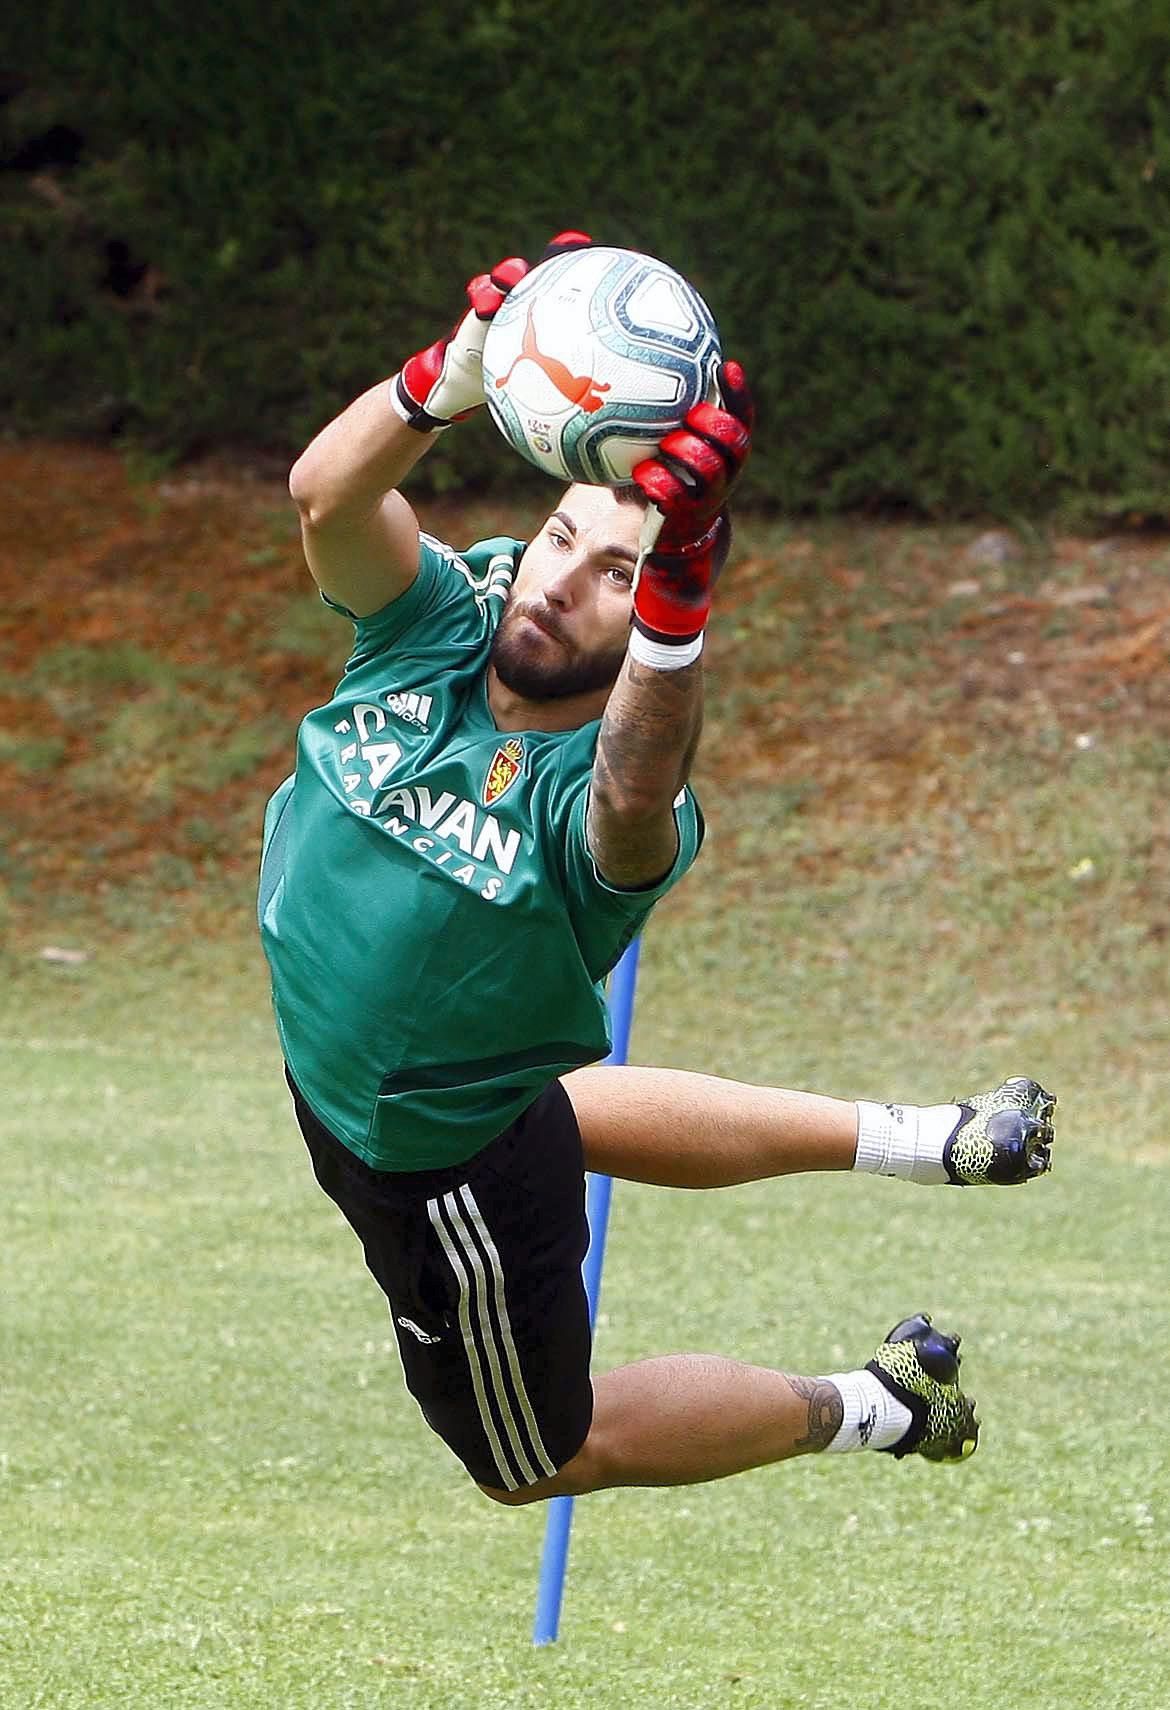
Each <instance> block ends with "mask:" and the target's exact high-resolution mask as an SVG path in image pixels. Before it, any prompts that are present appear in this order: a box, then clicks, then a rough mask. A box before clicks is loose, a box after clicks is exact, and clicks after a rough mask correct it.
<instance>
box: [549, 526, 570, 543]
mask: <svg viewBox="0 0 1170 1710" xmlns="http://www.w3.org/2000/svg"><path fill="white" fill-rule="evenodd" d="M548 538H549V539H550V540H551V541H552V543H553V545H554V546H568V544H569V537H568V535H567V534H562V533H561V531H560V529H559V528H553V529H550V530H549V534H548Z"/></svg>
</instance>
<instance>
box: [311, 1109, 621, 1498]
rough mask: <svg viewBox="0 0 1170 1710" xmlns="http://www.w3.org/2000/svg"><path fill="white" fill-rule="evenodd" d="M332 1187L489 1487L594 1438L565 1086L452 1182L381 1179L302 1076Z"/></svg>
mask: <svg viewBox="0 0 1170 1710" xmlns="http://www.w3.org/2000/svg"><path fill="white" fill-rule="evenodd" d="M289 1085H290V1087H291V1088H292V1094H293V1104H294V1107H295V1110H296V1115H297V1121H298V1122H299V1123H300V1127H301V1132H302V1133H303V1135H304V1137H305V1141H306V1144H307V1145H308V1148H309V1153H310V1156H311V1157H312V1160H313V1169H314V1171H315V1173H316V1176H317V1180H318V1182H319V1183H320V1185H321V1187H322V1188H323V1189H324V1190H325V1192H326V1193H327V1194H328V1195H329V1197H330V1199H332V1200H333V1201H334V1203H335V1204H336V1205H337V1206H338V1207H339V1208H340V1210H341V1212H342V1214H343V1215H344V1217H345V1219H346V1221H347V1222H348V1223H349V1224H350V1226H351V1227H352V1228H353V1230H354V1232H355V1233H356V1235H357V1237H358V1239H359V1241H360V1242H361V1243H362V1247H363V1249H364V1250H365V1256H366V1264H367V1265H368V1266H369V1269H370V1271H371V1272H372V1273H373V1276H374V1277H375V1279H376V1281H377V1282H378V1284H379V1286H380V1287H381V1289H382V1292H383V1293H384V1294H385V1296H386V1298H387V1300H388V1301H389V1302H390V1316H391V1318H392V1319H393V1321H394V1331H395V1334H396V1336H397V1337H398V1349H399V1353H400V1354H401V1356H402V1365H403V1370H404V1371H405V1374H406V1383H407V1388H408V1389H409V1390H410V1393H411V1394H412V1395H413V1396H414V1398H415V1400H416V1401H417V1402H418V1404H419V1406H420V1407H421V1409H422V1412H423V1416H424V1418H425V1419H426V1421H427V1423H428V1424H429V1425H430V1426H431V1428H432V1430H434V1431H437V1432H438V1434H439V1436H440V1437H442V1439H443V1441H444V1442H445V1443H446V1444H447V1445H448V1447H449V1448H451V1449H453V1450H454V1451H455V1453H456V1454H457V1455H458V1457H459V1459H460V1460H461V1461H462V1462H463V1464H464V1466H465V1467H466V1468H467V1470H468V1472H469V1473H470V1474H471V1476H472V1478H474V1479H475V1480H476V1481H477V1482H478V1483H480V1484H485V1485H488V1486H490V1487H491V1488H492V1489H494V1490H518V1489H520V1488H521V1487H522V1486H524V1485H528V1484H534V1483H535V1482H536V1481H537V1480H538V1479H542V1478H546V1477H549V1476H551V1475H552V1474H553V1473H555V1472H556V1471H557V1470H558V1469H559V1468H560V1467H562V1466H563V1465H564V1464H565V1462H566V1461H567V1460H570V1459H571V1458H572V1456H573V1455H575V1454H576V1452H577V1450H578V1449H579V1448H580V1447H581V1444H582V1443H583V1442H584V1441H585V1437H586V1435H587V1433H588V1431H589V1425H590V1421H591V1419H592V1417H593V1390H592V1387H591V1385H590V1382H589V1354H590V1334H589V1308H588V1303H587V1301H586V1297H585V1287H584V1283H583V1281H582V1278H581V1264H582V1261H583V1259H584V1257H585V1249H586V1247H587V1245H588V1240H589V1230H588V1224H587V1222H586V1217H585V1168H584V1162H583V1159H582V1155H581V1135H580V1131H579V1129H578V1127H577V1119H576V1117H575V1116H574V1114H573V1106H572V1104H571V1103H570V1101H569V1096H568V1094H567V1093H566V1092H565V1089H564V1088H563V1087H562V1086H561V1084H560V1082H559V1081H554V1082H553V1083H552V1085H551V1086H549V1087H547V1088H546V1089H545V1091H544V1092H543V1093H541V1094H540V1096H539V1097H538V1098H537V1099H536V1101H535V1103H533V1104H531V1105H529V1107H528V1109H527V1110H526V1111H524V1113H523V1115H521V1116H519V1117H517V1119H516V1121H515V1122H513V1123H512V1125H511V1126H510V1127H509V1128H506V1129H505V1130H504V1132H503V1133H502V1134H500V1135H499V1136H498V1137H497V1138H496V1139H495V1140H493V1141H492V1142H491V1144H490V1145H488V1146H486V1147H485V1148H484V1150H483V1151H482V1152H478V1153H476V1155H475V1157H473V1158H469V1159H468V1160H467V1162H466V1163H463V1164H455V1165H452V1166H450V1167H449V1168H446V1169H441V1170H419V1171H412V1172H409V1173H408V1172H402V1173H400V1172H398V1171H388V1170H374V1169H371V1168H370V1166H369V1165H368V1164H366V1163H363V1161H362V1160H361V1159H360V1158H358V1157H357V1156H355V1154H354V1153H353V1152H351V1151H350V1150H349V1148H348V1147H347V1146H343V1145H342V1143H341V1141H340V1140H338V1139H337V1138H336V1137H335V1136H334V1135H332V1134H330V1133H329V1131H328V1130H327V1129H325V1128H323V1127H322V1125H321V1123H320V1122H319V1121H318V1120H317V1118H316V1117H315V1116H314V1114H313V1112H312V1111H311V1110H310V1109H309V1107H308V1105H307V1104H306V1103H305V1101H304V1099H303V1098H302V1096H301V1094H300V1092H299V1090H298V1088H297V1087H296V1086H295V1085H294V1083H293V1081H292V1079H291V1077H290V1078H289Z"/></svg>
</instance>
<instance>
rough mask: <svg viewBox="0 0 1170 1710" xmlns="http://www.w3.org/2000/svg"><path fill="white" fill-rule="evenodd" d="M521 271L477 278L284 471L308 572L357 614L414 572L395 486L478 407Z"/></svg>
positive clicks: (414, 533)
mask: <svg viewBox="0 0 1170 1710" xmlns="http://www.w3.org/2000/svg"><path fill="white" fill-rule="evenodd" d="M567 235H569V236H573V237H577V236H578V235H579V234H575V233H571V234H567ZM554 241H556V240H554ZM527 271H528V264H527V262H525V261H522V260H521V259H520V258H519V257H517V256H510V257H509V258H508V259H507V260H506V261H501V262H498V263H497V264H496V266H495V267H494V268H493V269H492V271H491V273H479V274H477V275H476V276H475V278H474V279H472V280H471V281H470V282H469V284H468V286H467V302H468V308H467V311H466V313H465V314H464V316H463V318H462V320H461V321H460V322H459V324H458V325H457V326H456V327H455V329H454V331H453V332H451V333H450V334H449V335H448V336H447V337H445V338H439V339H436V340H435V342H434V343H433V344H429V345H428V346H427V347H426V349H425V350H420V351H418V352H417V353H416V354H415V355H414V356H412V357H411V358H410V359H409V360H408V361H407V362H405V363H404V364H403V366H402V369H401V372H400V373H398V374H396V375H395V376H394V378H393V379H392V380H390V381H387V382H384V383H383V384H382V385H380V386H374V387H372V388H371V390H370V391H368V392H364V393H363V394H362V396H361V397H360V398H357V399H355V401H354V402H353V403H352V404H351V405H350V406H349V408H348V409H347V410H343V411H342V413H341V414H340V415H339V416H338V417H337V419H336V420H335V421H332V422H330V424H329V426H328V427H327V428H325V429H324V430H323V431H322V432H321V433H319V434H318V435H317V437H316V439H315V440H314V441H313V443H312V444H311V445H310V446H309V448H308V450H307V451H306V452H305V453H304V454H303V456H301V457H300V458H298V459H297V462H296V464H295V465H294V467H293V471H292V474H291V476H290V477H289V491H290V492H291V493H292V496H293V499H294V500H295V502H296V506H297V509H298V510H299V511H300V514H301V534H302V537H303V539H304V543H305V557H306V558H307V559H308V563H309V569H310V570H311V571H312V572H313V575H314V577H315V578H316V580H317V583H318V585H319V586H320V588H321V589H322V590H323V592H325V593H327V594H328V595H330V597H331V598H332V599H335V600H337V601H338V602H339V603H340V604H341V605H343V606H348V607H349V609H350V611H351V612H353V613H354V615H355V616H356V617H368V616H369V614H370V613H371V612H376V611H378V610H380V609H381V607H382V606H384V605H387V604H388V603H389V602H390V601H391V600H393V599H396V598H397V597H398V595H399V594H403V593H405V592H406V590H407V588H409V587H410V585H411V583H412V582H413V581H414V579H415V577H416V576H417V575H418V522H417V521H416V519H415V515H414V512H413V511H412V510H411V508H410V506H409V505H408V504H407V502H406V500H405V499H404V498H403V497H402V495H401V494H400V493H399V492H398V491H397V490H396V489H397V487H398V483H399V482H400V481H402V480H403V479H404V477H405V476H406V475H407V474H409V472H410V470H411V469H413V468H414V465H415V464H416V463H417V462H418V460H419V458H420V457H421V456H422V455H423V454H424V452H425V451H427V449H428V448H429V447H430V446H431V445H433V444H434V439H435V434H436V432H437V431H438V430H440V429H442V428H446V427H450V425H451V423H452V422H453V421H455V420H457V419H461V418H462V417H463V416H466V415H469V414H470V413H471V411H472V410H477V409H480V408H482V406H483V401H484V399H483V341H484V337H485V335H486V333H487V329H488V324H489V322H490V321H491V318H492V316H493V315H494V314H495V313H496V310H497V309H498V308H499V306H500V304H501V303H502V302H503V301H504V298H505V297H506V296H507V294H508V292H509V291H510V290H511V288H512V286H513V285H515V284H516V282H517V280H519V279H521V278H523V276H524V274H525V273H526V272H527Z"/></svg>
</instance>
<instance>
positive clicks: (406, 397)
mask: <svg viewBox="0 0 1170 1710" xmlns="http://www.w3.org/2000/svg"><path fill="white" fill-rule="evenodd" d="M390 407H391V409H392V410H393V411H394V413H395V415H396V416H398V418H399V419H400V420H401V421H404V422H405V423H406V425H407V427H409V428H413V429H414V431H415V432H416V433H444V432H445V431H446V430H447V428H449V427H450V426H451V423H450V422H449V421H444V419H443V417H442V416H432V415H431V414H430V412H429V411H428V410H424V409H423V407H422V405H421V404H418V403H416V402H415V400H414V399H413V398H412V397H411V395H410V393H409V392H408V391H407V390H406V383H405V381H404V380H403V378H402V375H401V374H396V375H395V376H394V378H393V380H391V382H390Z"/></svg>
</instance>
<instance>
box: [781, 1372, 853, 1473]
mask: <svg viewBox="0 0 1170 1710" xmlns="http://www.w3.org/2000/svg"><path fill="white" fill-rule="evenodd" d="M784 1381H785V1382H786V1383H787V1384H788V1387H789V1388H790V1389H794V1390H795V1391H796V1393H797V1395H799V1396H800V1397H801V1399H802V1400H804V1401H807V1402H808V1432H807V1435H805V1436H803V1437H798V1438H797V1440H796V1443H795V1445H794V1447H795V1448H796V1449H797V1450H798V1451H800V1450H803V1449H807V1450H809V1451H810V1453H813V1454H816V1453H818V1452H819V1451H820V1450H821V1449H827V1448H828V1446H829V1444H830V1443H831V1442H832V1441H833V1438H834V1437H835V1436H836V1435H837V1433H838V1431H839V1430H840V1429H841V1422H842V1420H843V1419H844V1417H845V1407H844V1404H843V1402H842V1400H841V1392H840V1390H839V1389H838V1388H837V1386H836V1384H835V1383H830V1382H829V1380H828V1378H807V1377H793V1376H792V1375H791V1374H790V1373H789V1372H785V1374H784Z"/></svg>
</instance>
